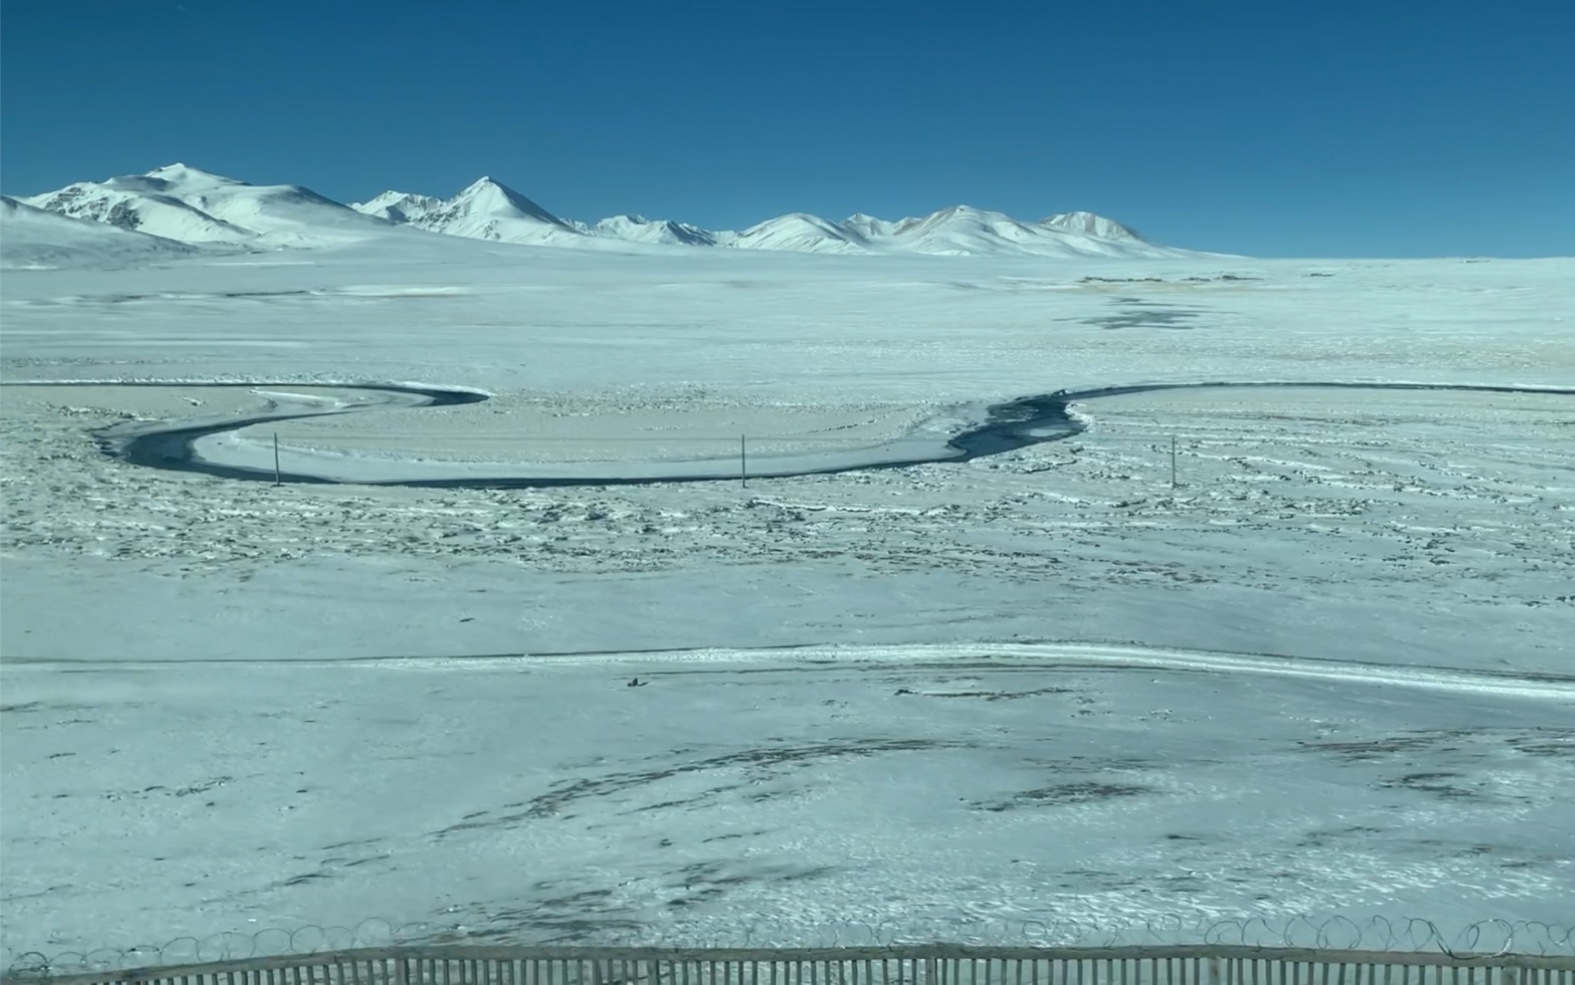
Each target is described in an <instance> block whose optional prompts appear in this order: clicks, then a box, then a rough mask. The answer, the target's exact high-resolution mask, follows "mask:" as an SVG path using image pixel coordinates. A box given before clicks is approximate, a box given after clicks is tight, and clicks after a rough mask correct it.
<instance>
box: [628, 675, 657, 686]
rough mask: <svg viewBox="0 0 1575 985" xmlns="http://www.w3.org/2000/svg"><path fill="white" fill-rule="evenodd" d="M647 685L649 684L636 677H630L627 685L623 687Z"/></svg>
mask: <svg viewBox="0 0 1575 985" xmlns="http://www.w3.org/2000/svg"><path fill="white" fill-rule="evenodd" d="M649 683H651V682H650V681H642V680H640V679H639V678H638V677H631V678H629V683H627V684H625V685H624V687H645V686H646V685H647V684H649Z"/></svg>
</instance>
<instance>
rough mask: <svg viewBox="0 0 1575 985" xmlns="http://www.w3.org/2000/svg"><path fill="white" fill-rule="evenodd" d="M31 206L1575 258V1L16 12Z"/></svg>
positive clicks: (184, 4)
mask: <svg viewBox="0 0 1575 985" xmlns="http://www.w3.org/2000/svg"><path fill="white" fill-rule="evenodd" d="M0 111H3V118H0V187H3V189H4V191H5V192H6V193H8V194H13V195H16V194H32V193H35V192H39V191H44V190H48V189H52V188H56V187H59V186H61V185H64V184H67V183H69V182H71V181H74V180H81V179H102V178H106V177H109V176H111V175H115V174H127V173H134V172H141V171H146V170H149V169H151V168H154V167H157V166H160V165H163V164H168V163H171V162H174V161H183V162H185V163H187V164H190V165H193V166H196V167H200V168H204V169H206V170H209V171H217V172H219V173H221V174H228V175H231V176H232V177H237V178H242V179H244V180H247V181H252V182H257V183H276V182H290V183H296V184H304V185H307V186H308V187H311V188H313V189H315V190H317V191H319V192H321V193H323V194H325V195H328V196H329V197H331V198H336V199H339V200H341V201H346V200H360V199H364V198H368V197H370V196H372V195H374V194H376V193H377V192H379V191H382V190H384V189H386V188H397V189H400V190H402V191H418V192H425V193H429V194H440V195H449V194H452V193H453V192H455V191H457V190H459V189H460V188H462V187H463V186H465V185H466V184H468V183H469V182H470V181H472V180H473V179H475V178H477V177H479V176H481V175H482V174H490V175H492V176H493V177H495V178H497V179H498V180H500V181H503V182H504V183H505V184H508V185H510V186H512V187H514V188H516V189H518V190H519V191H521V192H523V193H525V194H526V195H529V196H530V197H532V198H534V199H536V200H537V201H539V202H540V203H541V204H542V205H544V206H545V207H547V208H548V209H550V210H552V211H554V212H556V213H558V214H560V215H564V216H568V217H571V218H582V219H594V218H598V217H601V216H605V215H611V214H616V213H620V212H639V213H643V214H645V215H647V216H652V217H660V218H672V219H679V220H682V221H686V222H692V223H696V224H699V225H703V226H707V227H711V228H727V227H735V228H736V227H742V226H745V225H748V224H751V223H753V222H756V221H759V220H762V219H765V218H769V217H771V216H774V215H779V214H781V213H784V212H792V211H806V212H814V213H817V214H821V215H825V216H828V217H830V218H842V217H844V216H846V215H848V214H850V213H853V212H858V211H862V212H868V213H871V214H873V215H878V216H882V217H885V218H898V217H901V216H904V215H915V214H923V213H927V212H930V211H933V210H935V209H937V208H941V207H944V206H947V205H952V204H957V203H967V204H970V205H975V206H978V207H981V208H989V209H999V210H1001V211H1004V212H1008V213H1011V214H1013V215H1016V216H1019V217H1023V218H1030V219H1037V218H1042V217H1043V216H1044V215H1046V214H1048V213H1051V212H1058V211H1065V210H1071V209H1088V210H1091V211H1095V212H1099V213H1102V214H1105V215H1109V216H1112V217H1114V218H1117V219H1120V220H1122V221H1124V222H1127V223H1130V224H1132V225H1134V226H1136V227H1138V228H1139V229H1140V230H1142V231H1143V232H1145V233H1146V234H1147V235H1149V236H1150V237H1151V238H1153V239H1155V240H1157V241H1160V242H1165V243H1171V244H1174V245H1178V246H1188V247H1194V248H1200V249H1212V250H1223V251H1228V252H1241V253H1250V254H1256V255H1262V256H1284V255H1290V256H1298V255H1299V256H1377V255H1389V256H1426V255H1483V254H1488V255H1501V256H1523V255H1549V254H1559V255H1571V254H1575V0H1481V2H1459V0H1320V2H1309V0H1212V2H1211V0H1204V2H1188V0H1078V2H1075V3H1068V2H1064V0H1063V2H1056V0H1023V2H1016V3H1003V2H990V0H978V2H969V0H952V2H947V3H938V2H930V0H907V2H900V3H898V2H892V3H888V2H874V0H872V2H863V0H840V2H836V3H826V2H821V0H781V2H758V0H711V2H693V3H690V2H683V0H669V2H662V0H645V2H598V0H575V2H560V0H493V2H482V0H444V2H441V3H434V2H418V0H406V2H398V0H378V2H351V0H345V2H339V0H317V2H297V0H136V2H132V0H5V3H4V7H3V10H0Z"/></svg>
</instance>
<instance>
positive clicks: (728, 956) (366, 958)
mask: <svg viewBox="0 0 1575 985" xmlns="http://www.w3.org/2000/svg"><path fill="white" fill-rule="evenodd" d="M3 981H4V983H5V985H13V983H15V985H28V983H39V982H47V983H48V985H120V983H125V985H1575V956H1564V955H1537V954H1481V953H1478V954H1452V953H1448V952H1440V953H1433V952H1392V951H1341V950H1331V949H1324V948H1262V947H1250V946H1240V945H1236V946H1231V945H1176V946H1157V947H1148V946H1136V947H1085V948H1074V947H1058V948H1035V947H970V946H965V945H941V944H937V945H914V946H902V947H844V948H795V949H779V948H771V949H766V948H747V949H740V948H689V949H681V948H649V947H643V948H626V947H625V948H620V947H509V946H469V945H463V946H461V945H454V946H435V947H421V946H410V947H386V948H359V949H355V950H347V951H334V952H323V953H318V954H310V955H280V956H274V957H258V958H248V959H244V960H235V961H216V962H208V963H204V964H190V965H170V966H163V967H150V968H123V969H119V970H113V971H100V972H91V973H81V974H67V975H56V974H52V973H51V972H50V971H49V969H47V968H40V969H35V970H27V971H22V970H17V969H13V970H12V971H11V972H9V973H7V974H6V975H5V977H4V979H3Z"/></svg>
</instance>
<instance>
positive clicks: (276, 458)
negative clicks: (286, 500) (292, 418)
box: [273, 431, 279, 486]
mask: <svg viewBox="0 0 1575 985" xmlns="http://www.w3.org/2000/svg"><path fill="white" fill-rule="evenodd" d="M273 484H274V485H276V486H277V485H278V484H279V432H278V431H275V432H274V433H273Z"/></svg>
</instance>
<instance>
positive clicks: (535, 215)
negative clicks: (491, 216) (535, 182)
mask: <svg viewBox="0 0 1575 985" xmlns="http://www.w3.org/2000/svg"><path fill="white" fill-rule="evenodd" d="M450 204H451V205H463V206H464V207H466V208H468V209H469V210H470V211H472V212H476V211H483V212H489V213H500V214H504V215H508V214H509V213H519V214H520V215H524V216H528V217H530V218H532V219H535V220H537V221H538V222H548V223H552V224H553V225H556V226H561V225H563V224H564V223H563V220H561V219H559V218H558V217H557V216H555V215H553V214H552V213H551V212H548V211H547V210H546V209H544V208H542V207H541V206H539V205H537V204H536V203H535V202H532V201H531V200H530V199H528V198H526V197H525V196H524V195H521V194H520V193H519V192H517V191H515V190H514V189H512V188H510V187H509V186H508V185H505V184H503V182H501V181H496V180H494V179H492V178H489V177H482V178H479V179H477V180H476V181H473V182H471V184H470V186H469V187H468V188H466V189H465V190H464V191H462V192H460V193H459V194H458V195H456V196H454V198H452V199H451V200H450Z"/></svg>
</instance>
